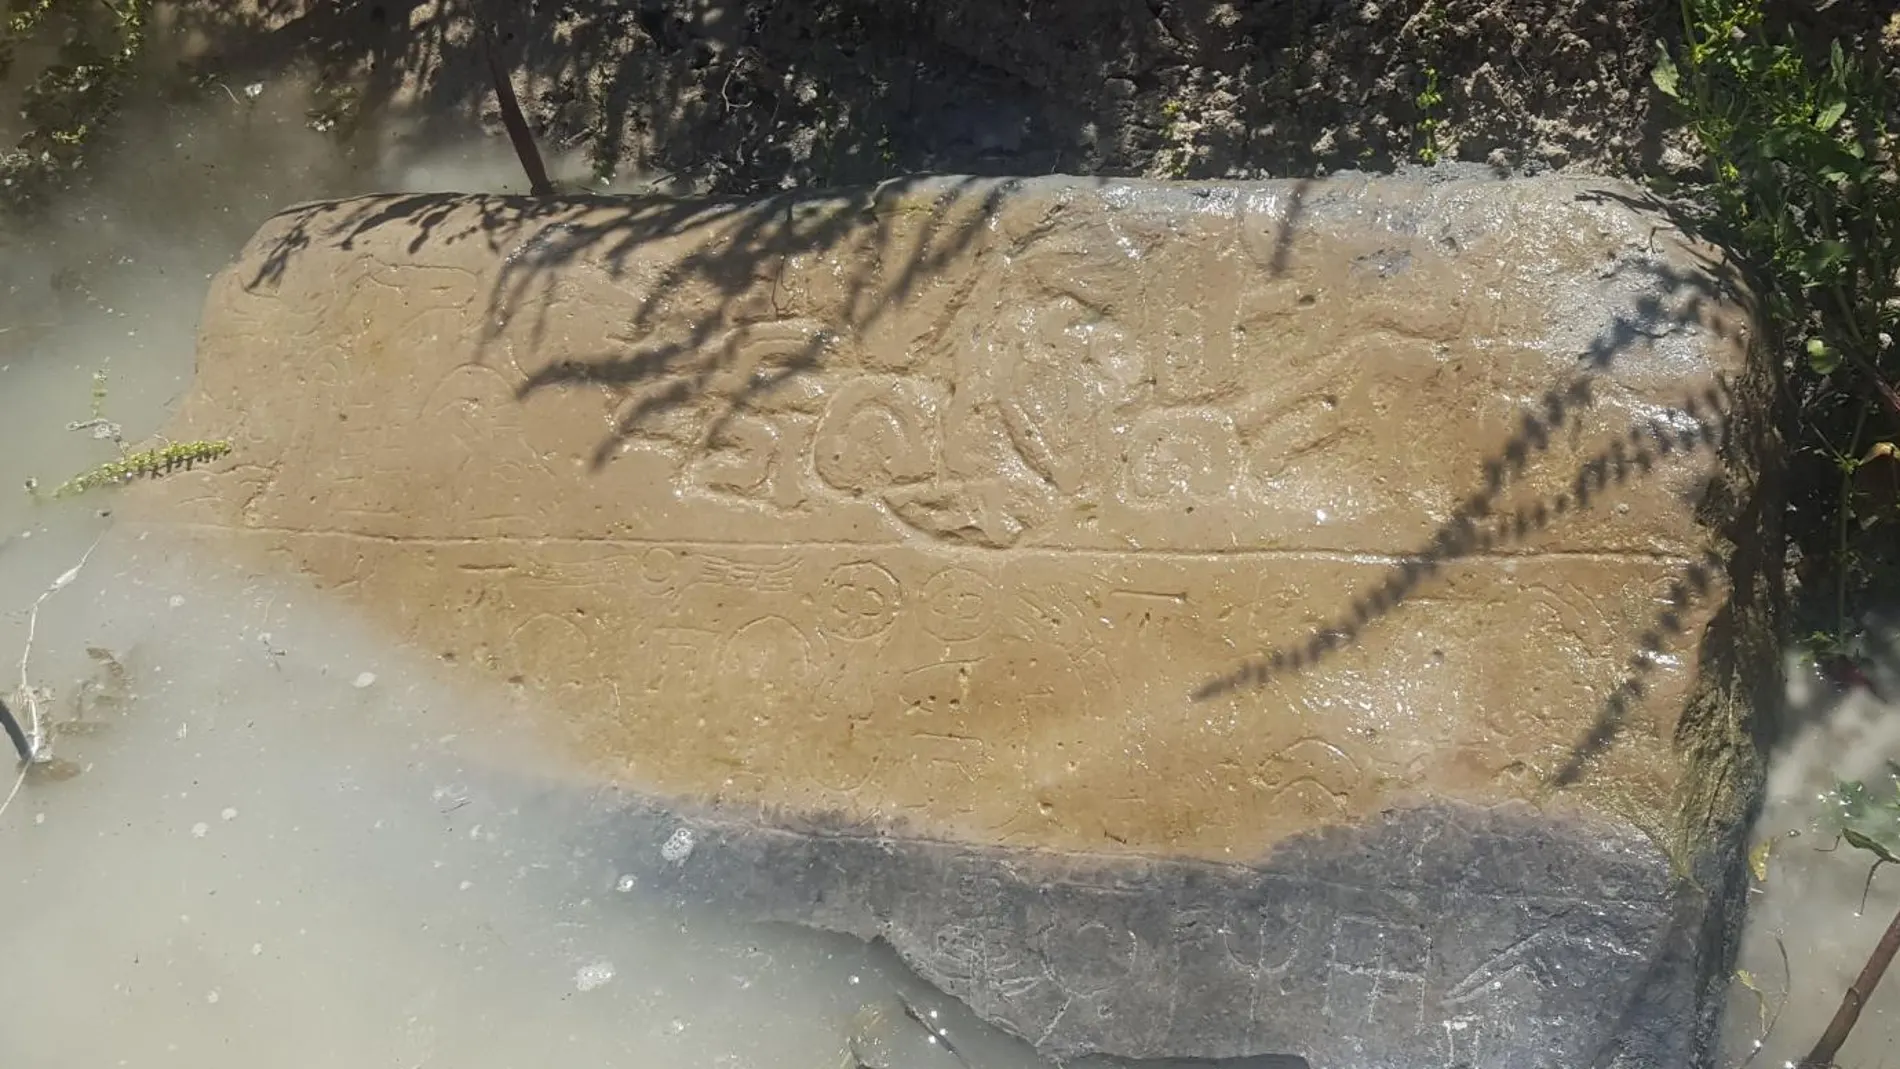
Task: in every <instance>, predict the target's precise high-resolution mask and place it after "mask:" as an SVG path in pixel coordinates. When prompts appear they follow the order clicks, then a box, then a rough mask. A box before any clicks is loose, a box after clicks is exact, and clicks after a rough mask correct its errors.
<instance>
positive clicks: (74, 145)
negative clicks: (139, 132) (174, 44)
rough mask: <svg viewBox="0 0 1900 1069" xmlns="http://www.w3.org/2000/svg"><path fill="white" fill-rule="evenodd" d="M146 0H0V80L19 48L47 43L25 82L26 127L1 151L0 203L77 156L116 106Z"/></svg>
mask: <svg viewBox="0 0 1900 1069" xmlns="http://www.w3.org/2000/svg"><path fill="white" fill-rule="evenodd" d="M152 2H153V0H0V79H3V78H5V77H7V76H8V75H10V74H11V73H12V71H13V66H14V63H15V62H16V61H17V59H18V57H19V56H20V54H21V52H22V51H23V50H25V49H28V48H32V47H38V48H40V49H47V50H50V51H51V53H52V55H51V59H50V61H48V62H44V63H42V64H40V65H39V68H38V70H37V71H36V72H35V73H34V75H33V77H32V78H31V79H30V80H29V81H28V82H27V83H26V85H25V87H24V89H23V91H22V95H21V101H20V115H21V118H23V119H24V120H25V122H26V132H25V134H24V135H22V136H21V138H20V139H19V141H18V142H17V143H16V144H15V145H13V146H12V147H11V148H9V149H6V150H4V151H0V202H3V203H7V204H12V205H17V204H20V203H24V202H28V201H31V200H33V199H35V198H36V197H38V196H39V195H40V194H42V193H44V192H45V191H46V190H48V189H49V188H52V187H54V186H56V185H57V184H58V181H59V178H60V176H61V175H63V174H66V173H69V172H71V171H72V170H73V169H75V168H77V167H78V166H80V164H81V163H82V162H83V160H84V156H85V151H86V149H87V147H88V146H89V145H90V144H91V143H92V140H93V137H94V135H95V134H96V133H97V132H98V130H99V128H100V126H101V125H103V124H104V123H105V122H106V121H107V120H109V119H110V117H111V116H112V115H113V114H114V113H115V112H116V111H117V109H118V105H119V101H120V99H121V97H122V95H123V93H124V91H125V88H126V86H127V84H128V83H129V81H130V78H131V75H132V73H133V68H134V66H135V64H136V63H137V61H138V58H139V56H140V54H141V53H142V51H143V49H144V46H145V29H146V23H147V20H148V17H149V15H150V12H151V7H152Z"/></svg>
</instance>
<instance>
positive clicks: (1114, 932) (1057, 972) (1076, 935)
mask: <svg viewBox="0 0 1900 1069" xmlns="http://www.w3.org/2000/svg"><path fill="white" fill-rule="evenodd" d="M1075 915H1077V916H1087V913H1086V912H1084V911H1082V910H1077V911H1076V913H1075ZM1135 949H1136V948H1135V935H1134V933H1133V932H1130V931H1128V930H1127V929H1125V928H1123V929H1116V928H1110V927H1109V926H1108V925H1106V924H1103V923H1101V922H1100V921H1088V922H1086V923H1084V924H1082V925H1081V926H1080V927H1078V928H1075V929H1072V930H1063V929H1061V928H1056V927H1052V928H1049V929H1047V930H1046V931H1044V932H1043V940H1042V952H1043V956H1044V959H1045V960H1046V961H1047V962H1048V966H1049V974H1050V976H1051V977H1052V978H1053V979H1054V980H1055V982H1056V984H1057V986H1059V987H1061V988H1062V990H1063V991H1064V992H1066V993H1068V994H1069V995H1070V996H1071V997H1075V998H1090V997H1093V996H1096V995H1100V994H1103V993H1105V992H1108V991H1112V990H1114V989H1116V988H1117V987H1119V986H1121V985H1123V984H1125V983H1127V981H1128V977H1129V975H1130V973H1131V972H1132V971H1133V968H1134V963H1135Z"/></svg>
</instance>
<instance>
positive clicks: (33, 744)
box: [0, 534, 105, 816]
mask: <svg viewBox="0 0 1900 1069" xmlns="http://www.w3.org/2000/svg"><path fill="white" fill-rule="evenodd" d="M104 537H105V535H103V534H102V535H100V536H99V537H98V538H95V539H93V540H92V545H90V546H87V547H86V552H85V553H84V554H82V555H81V556H80V558H79V563H78V564H75V565H73V566H72V567H70V568H68V569H66V570H65V571H64V572H61V573H60V576H59V578H57V579H55V580H53V582H52V584H51V585H49V586H48V587H47V588H46V589H45V590H43V591H41V592H40V596H39V597H38V598H36V599H34V601H33V611H32V612H30V613H28V614H27V617H26V648H25V649H23V650H21V651H20V700H21V701H23V702H25V703H26V712H27V719H28V721H29V722H30V723H31V725H32V726H31V728H30V729H29V730H28V732H27V745H26V751H27V759H26V760H25V761H23V762H21V764H20V774H19V776H18V777H16V778H15V779H14V781H13V789H12V790H9V791H8V792H7V797H6V800H5V801H0V816H5V815H6V812H7V807H8V806H10V805H12V804H13V799H14V797H15V796H16V795H18V794H19V793H20V785H21V784H23V783H25V782H26V774H27V772H28V771H30V770H31V769H32V768H33V764H34V762H36V761H39V760H41V759H42V758H44V757H45V756H46V755H45V748H46V736H45V733H44V731H43V730H42V724H41V721H40V699H39V695H38V693H37V692H36V691H35V690H34V687H33V682H32V680H31V679H30V678H28V676H27V670H26V665H27V661H28V660H29V659H31V658H32V656H33V639H34V637H35V636H36V635H37V634H38V633H39V627H40V606H42V605H44V604H46V599H47V598H50V597H52V596H53V595H54V594H57V593H59V592H60V591H61V590H64V589H65V588H66V586H67V584H69V583H71V582H72V581H73V580H74V579H77V578H79V570H80V569H81V568H84V567H85V566H86V562H87V561H89V560H91V559H92V551H93V550H95V549H98V548H99V542H100V539H103V538H104Z"/></svg>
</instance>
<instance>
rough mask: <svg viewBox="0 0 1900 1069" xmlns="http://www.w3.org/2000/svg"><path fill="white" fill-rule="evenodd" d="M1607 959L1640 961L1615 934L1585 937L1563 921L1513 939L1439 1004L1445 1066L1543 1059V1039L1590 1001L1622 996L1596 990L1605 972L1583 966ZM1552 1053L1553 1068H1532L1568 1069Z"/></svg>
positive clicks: (1611, 1000)
mask: <svg viewBox="0 0 1900 1069" xmlns="http://www.w3.org/2000/svg"><path fill="white" fill-rule="evenodd" d="M1606 957H1608V958H1617V959H1623V960H1625V961H1627V962H1630V963H1632V964H1633V963H1634V962H1635V961H1636V959H1638V958H1640V955H1638V954H1636V953H1635V952H1633V951H1631V950H1630V949H1629V947H1628V946H1626V945H1625V944H1624V941H1623V940H1622V938H1620V937H1619V936H1618V935H1617V934H1616V933H1615V932H1614V931H1612V930H1597V931H1594V932H1591V933H1590V934H1587V935H1586V934H1583V933H1580V932H1576V931H1572V930H1569V929H1568V928H1567V927H1566V926H1564V925H1563V924H1561V923H1557V924H1545V925H1543V926H1542V927H1539V928H1538V929H1537V930H1535V931H1533V932H1531V933H1530V934H1528V935H1524V936H1521V937H1520V938H1517V939H1515V940H1513V941H1512V942H1511V943H1510V944H1509V945H1508V946H1506V947H1505V948H1504V949H1503V950H1501V951H1499V952H1498V953H1496V954H1493V955H1491V956H1490V957H1489V958H1486V959H1485V960H1484V961H1483V962H1481V963H1480V964H1479V965H1478V967H1477V968H1475V969H1473V970H1472V971H1471V972H1470V973H1469V974H1468V975H1466V976H1465V977H1464V979H1462V980H1459V981H1458V982H1457V983H1455V984H1452V985H1451V986H1450V987H1449V988H1448V989H1446V991H1445V994H1444V996H1443V997H1442V998H1441V999H1440V1000H1439V1005H1440V1008H1441V1009H1442V1010H1443V1011H1444V1014H1443V1020H1442V1022H1441V1027H1442V1028H1443V1029H1444V1035H1443V1041H1444V1043H1445V1046H1446V1062H1445V1064H1446V1065H1448V1066H1459V1065H1481V1064H1502V1063H1501V1062H1499V1060H1498V1058H1499V1056H1500V1055H1504V1054H1515V1055H1518V1056H1520V1057H1521V1056H1523V1055H1525V1054H1533V1056H1534V1054H1536V1053H1544V1052H1543V1051H1541V1050H1539V1049H1538V1048H1539V1047H1541V1046H1542V1045H1543V1043H1544V1042H1545V1040H1544V1039H1543V1037H1544V1036H1545V1035H1546V1034H1562V1033H1563V1032H1565V1031H1567V1030H1568V1029H1567V1028H1565V1026H1564V1025H1563V1024H1562V1022H1563V1021H1564V1020H1565V1019H1566V1018H1567V1017H1569V1016H1571V1015H1572V1014H1575V1013H1577V1012H1578V1011H1579V1009H1580V1008H1581V1007H1584V1006H1587V1005H1588V1004H1589V1003H1590V1002H1591V1001H1600V1002H1601V1003H1603V1004H1614V1003H1615V1002H1616V1001H1617V1000H1618V999H1619V998H1620V997H1621V996H1620V995H1619V994H1617V993H1613V992H1612V993H1603V992H1598V991H1596V990H1594V989H1593V986H1592V985H1594V984H1595V983H1596V982H1597V981H1596V980H1595V979H1594V978H1596V977H1599V976H1601V975H1603V973H1601V972H1599V971H1598V969H1595V968H1591V967H1588V966H1587V965H1583V964H1582V963H1583V962H1584V961H1586V960H1588V959H1593V958H1594V959H1598V960H1602V959H1604V958H1606ZM1566 962H1568V963H1569V964H1568V967H1566ZM1479 1006H1482V1009H1481V1010H1478V1007H1479ZM1469 1010H1478V1012H1466V1011H1469ZM1551 1053H1552V1055H1553V1057H1552V1058H1551V1060H1550V1061H1548V1062H1546V1061H1537V1062H1534V1063H1527V1064H1535V1065H1539V1066H1543V1065H1552V1066H1555V1065H1559V1064H1562V1062H1561V1060H1560V1059H1561V1054H1558V1053H1557V1052H1551Z"/></svg>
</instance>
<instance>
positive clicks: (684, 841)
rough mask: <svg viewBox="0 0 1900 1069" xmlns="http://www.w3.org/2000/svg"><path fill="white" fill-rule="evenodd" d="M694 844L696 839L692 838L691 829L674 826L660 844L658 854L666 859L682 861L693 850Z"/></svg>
mask: <svg viewBox="0 0 1900 1069" xmlns="http://www.w3.org/2000/svg"><path fill="white" fill-rule="evenodd" d="M694 845H696V841H695V839H694V838H693V829H691V828H674V829H673V834H671V835H669V836H667V837H666V842H664V843H661V844H660V856H661V857H663V858H665V859H666V860H668V861H674V862H678V861H684V860H686V856H687V855H688V854H691V853H692V852H693V847H694Z"/></svg>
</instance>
